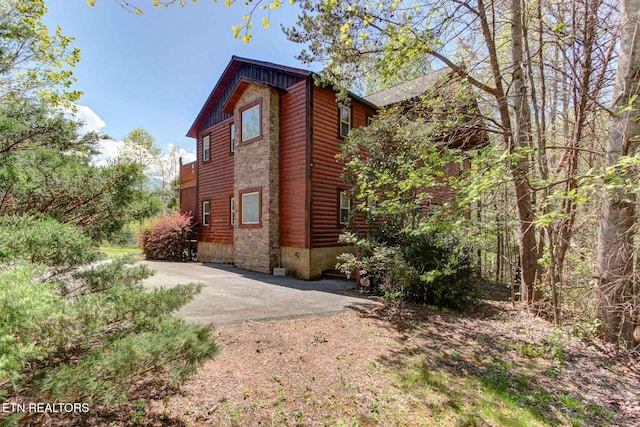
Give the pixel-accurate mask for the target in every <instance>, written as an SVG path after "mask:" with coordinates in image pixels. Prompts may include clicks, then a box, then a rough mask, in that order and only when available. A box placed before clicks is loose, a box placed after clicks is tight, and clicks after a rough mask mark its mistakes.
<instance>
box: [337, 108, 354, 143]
mask: <svg viewBox="0 0 640 427" xmlns="http://www.w3.org/2000/svg"><path fill="white" fill-rule="evenodd" d="M350 130H351V108H349V107H345V106H344V105H341V106H340V136H341V137H343V138H346V137H347V135H349V131H350Z"/></svg>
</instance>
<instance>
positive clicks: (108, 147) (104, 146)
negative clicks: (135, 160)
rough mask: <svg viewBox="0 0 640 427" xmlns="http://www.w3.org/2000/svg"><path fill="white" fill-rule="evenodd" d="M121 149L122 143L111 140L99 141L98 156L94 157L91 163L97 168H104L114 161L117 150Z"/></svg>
mask: <svg viewBox="0 0 640 427" xmlns="http://www.w3.org/2000/svg"><path fill="white" fill-rule="evenodd" d="M120 147H122V141H114V140H113V139H101V140H100V141H99V142H98V149H99V150H100V154H97V155H96V156H94V159H93V163H94V164H95V165H97V166H104V165H106V164H107V163H109V161H110V160H112V159H115V158H116V156H117V155H118V150H119V149H120Z"/></svg>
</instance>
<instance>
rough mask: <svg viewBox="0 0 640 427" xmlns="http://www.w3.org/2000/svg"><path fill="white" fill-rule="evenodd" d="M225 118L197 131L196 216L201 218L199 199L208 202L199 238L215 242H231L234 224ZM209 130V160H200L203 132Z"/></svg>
mask: <svg viewBox="0 0 640 427" xmlns="http://www.w3.org/2000/svg"><path fill="white" fill-rule="evenodd" d="M231 123H232V120H231V119H228V120H225V121H223V122H221V123H219V124H217V125H215V126H213V127H211V128H209V129H207V130H205V131H202V132H200V133H199V134H198V164H199V165H200V166H199V170H198V177H199V180H198V193H199V194H198V198H199V206H198V211H199V218H202V202H203V201H205V200H209V201H210V202H211V222H210V224H211V225H210V226H209V227H204V226H200V229H199V234H198V240H201V241H205V242H216V243H233V227H232V226H231V212H230V208H229V199H230V197H231V196H232V195H233V154H231V153H230V144H231V141H230V133H229V126H230V124H231ZM207 133H210V135H211V136H210V141H211V160H210V161H208V162H202V147H201V146H200V143H201V140H202V136H204V135H206V134H207Z"/></svg>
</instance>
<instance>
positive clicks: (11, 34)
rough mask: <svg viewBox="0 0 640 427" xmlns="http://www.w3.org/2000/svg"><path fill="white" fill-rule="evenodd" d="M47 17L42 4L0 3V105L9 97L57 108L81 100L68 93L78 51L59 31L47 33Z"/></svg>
mask: <svg viewBox="0 0 640 427" xmlns="http://www.w3.org/2000/svg"><path fill="white" fill-rule="evenodd" d="M46 13H47V8H46V7H45V5H44V0H5V1H2V2H1V3H0V103H4V102H5V100H6V99H7V98H11V97H12V98H15V99H20V100H25V99H27V98H28V99H31V100H34V99H37V100H38V102H46V103H51V104H54V105H60V104H68V103H70V102H74V101H76V100H78V98H79V97H80V95H81V93H80V92H78V91H76V90H73V89H71V85H72V83H73V82H74V81H75V79H74V77H73V73H72V71H71V69H72V68H73V67H74V66H75V65H76V64H77V63H78V61H79V60H80V50H79V49H78V48H72V47H71V43H72V42H73V40H74V39H73V38H72V37H68V36H65V35H63V34H62V30H61V29H60V28H59V27H58V28H56V30H55V32H54V33H53V34H51V33H50V32H49V30H48V29H47V27H46V26H45V25H44V24H43V23H42V18H43V16H44V15H45V14H46Z"/></svg>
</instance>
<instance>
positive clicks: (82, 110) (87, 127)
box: [75, 104, 107, 133]
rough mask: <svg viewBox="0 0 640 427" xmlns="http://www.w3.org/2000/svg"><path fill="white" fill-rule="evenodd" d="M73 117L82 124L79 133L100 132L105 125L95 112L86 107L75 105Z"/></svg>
mask: <svg viewBox="0 0 640 427" xmlns="http://www.w3.org/2000/svg"><path fill="white" fill-rule="evenodd" d="M75 116H76V117H77V118H78V120H80V121H81V122H82V123H83V125H82V128H81V129H80V132H81V133H87V132H100V129H102V128H103V127H105V126H106V125H107V124H106V123H105V122H104V120H102V119H101V118H100V116H99V115H98V114H96V112H95V111H93V110H92V109H91V108H89V107H87V106H86V105H80V104H76V112H75Z"/></svg>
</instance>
